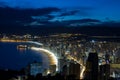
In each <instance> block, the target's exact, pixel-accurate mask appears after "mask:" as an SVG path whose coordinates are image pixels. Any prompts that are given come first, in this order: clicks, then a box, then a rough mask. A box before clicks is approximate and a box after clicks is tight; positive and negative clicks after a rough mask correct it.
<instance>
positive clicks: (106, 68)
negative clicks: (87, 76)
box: [99, 64, 110, 80]
mask: <svg viewBox="0 0 120 80" xmlns="http://www.w3.org/2000/svg"><path fill="white" fill-rule="evenodd" d="M99 74H100V75H99V77H100V80H108V79H109V78H110V64H104V65H100V72H99Z"/></svg>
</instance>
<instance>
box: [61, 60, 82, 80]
mask: <svg viewBox="0 0 120 80" xmlns="http://www.w3.org/2000/svg"><path fill="white" fill-rule="evenodd" d="M62 73H63V74H64V75H67V76H68V75H74V76H75V78H76V79H80V64H79V63H76V62H71V61H70V62H68V63H67V64H66V65H64V66H63V68H62Z"/></svg>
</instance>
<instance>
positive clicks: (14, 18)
mask: <svg viewBox="0 0 120 80" xmlns="http://www.w3.org/2000/svg"><path fill="white" fill-rule="evenodd" d="M57 11H60V9H58V8H54V7H48V8H40V9H16V8H9V7H6V8H2V7H1V8H0V22H1V23H2V24H3V23H7V24H9V23H12V22H13V23H15V22H19V23H20V22H23V23H29V22H32V21H34V19H32V18H31V16H45V17H47V19H46V20H49V19H50V18H53V16H51V15H48V14H50V13H51V12H57Z"/></svg>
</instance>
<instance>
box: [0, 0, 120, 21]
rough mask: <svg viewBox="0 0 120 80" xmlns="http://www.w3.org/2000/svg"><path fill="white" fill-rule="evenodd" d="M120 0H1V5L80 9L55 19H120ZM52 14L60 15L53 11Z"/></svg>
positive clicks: (65, 9)
mask: <svg viewBox="0 0 120 80" xmlns="http://www.w3.org/2000/svg"><path fill="white" fill-rule="evenodd" d="M119 4H120V0H0V5H1V6H9V7H13V8H16V7H17V8H18V7H19V8H45V7H56V8H60V9H62V10H63V12H64V11H72V10H79V13H77V14H74V15H69V16H64V18H63V16H62V17H60V16H59V17H55V18H54V19H53V21H54V20H61V19H64V20H69V19H82V18H92V19H98V20H102V21H105V20H114V21H119V20H120V5H119ZM51 15H54V16H55V15H59V13H58V12H53V13H51Z"/></svg>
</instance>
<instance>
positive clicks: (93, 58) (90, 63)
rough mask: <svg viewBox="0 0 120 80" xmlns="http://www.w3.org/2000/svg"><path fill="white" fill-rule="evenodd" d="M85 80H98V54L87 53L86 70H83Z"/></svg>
mask: <svg viewBox="0 0 120 80" xmlns="http://www.w3.org/2000/svg"><path fill="white" fill-rule="evenodd" d="M85 80H98V54H97V53H89V56H88V59H87V62H86V70H85Z"/></svg>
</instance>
